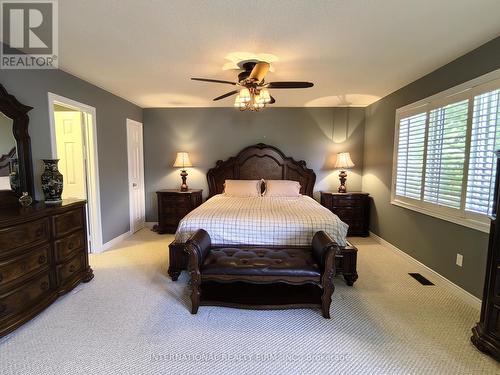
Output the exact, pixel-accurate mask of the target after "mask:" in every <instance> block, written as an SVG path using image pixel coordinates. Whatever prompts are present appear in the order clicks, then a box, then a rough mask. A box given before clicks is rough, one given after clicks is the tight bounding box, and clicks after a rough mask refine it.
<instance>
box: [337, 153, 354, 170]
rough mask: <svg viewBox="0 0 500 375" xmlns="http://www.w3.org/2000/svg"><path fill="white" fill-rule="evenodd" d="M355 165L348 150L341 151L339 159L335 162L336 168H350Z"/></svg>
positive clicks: (338, 155)
mask: <svg viewBox="0 0 500 375" xmlns="http://www.w3.org/2000/svg"><path fill="white" fill-rule="evenodd" d="M352 167H354V163H353V162H352V160H351V155H350V154H349V153H348V152H341V153H339V154H337V161H336V162H335V168H338V169H348V168H352Z"/></svg>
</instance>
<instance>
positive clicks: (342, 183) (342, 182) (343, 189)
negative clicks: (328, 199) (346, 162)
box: [338, 171, 347, 193]
mask: <svg viewBox="0 0 500 375" xmlns="http://www.w3.org/2000/svg"><path fill="white" fill-rule="evenodd" d="M346 177H347V173H345V171H340V173H339V180H340V186H339V188H338V192H339V193H347V189H346V187H345V182H346V180H347V178H346Z"/></svg>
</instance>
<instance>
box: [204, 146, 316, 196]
mask: <svg viewBox="0 0 500 375" xmlns="http://www.w3.org/2000/svg"><path fill="white" fill-rule="evenodd" d="M261 178H263V179H267V180H293V181H298V182H299V183H300V186H301V187H300V193H301V194H304V195H309V196H310V197H312V195H313V189H314V183H315V182H316V174H315V173H314V171H313V170H312V169H309V168H307V167H306V162H305V161H304V160H300V161H295V160H294V159H292V158H290V157H287V156H285V155H284V154H283V153H282V152H281V151H280V150H278V149H277V148H276V147H273V146H268V145H265V144H263V143H259V144H256V145H255V146H249V147H246V148H245V149H243V150H242V151H240V153H239V154H238V155H236V156H233V157H230V158H229V159H227V160H225V161H222V160H219V161H217V163H216V165H215V167H214V168H212V169H210V170H209V171H208V173H207V180H208V190H209V192H208V196H209V197H212V196H214V195H215V194H221V193H222V192H223V191H224V181H226V180H260V179H261Z"/></svg>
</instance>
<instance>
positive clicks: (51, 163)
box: [42, 159, 63, 204]
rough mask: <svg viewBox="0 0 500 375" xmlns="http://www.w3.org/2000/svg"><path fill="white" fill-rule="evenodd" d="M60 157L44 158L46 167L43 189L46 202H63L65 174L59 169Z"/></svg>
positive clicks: (43, 174)
mask: <svg viewBox="0 0 500 375" xmlns="http://www.w3.org/2000/svg"><path fill="white" fill-rule="evenodd" d="M58 162H59V159H43V163H44V164H45V169H44V171H43V173H42V191H43V194H44V195H45V203H46V204H56V203H61V202H62V199H61V195H62V192H63V175H62V174H61V173H60V172H59V170H58V169H57V163H58Z"/></svg>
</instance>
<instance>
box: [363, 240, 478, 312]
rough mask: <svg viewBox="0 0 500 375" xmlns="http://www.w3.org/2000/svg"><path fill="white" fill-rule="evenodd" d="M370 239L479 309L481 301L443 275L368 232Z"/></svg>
mask: <svg viewBox="0 0 500 375" xmlns="http://www.w3.org/2000/svg"><path fill="white" fill-rule="evenodd" d="M370 237H372V238H373V239H374V240H375V241H377V242H378V243H379V244H381V245H384V246H385V247H387V248H389V249H390V250H392V251H393V252H395V253H396V254H399V255H401V256H403V257H404V258H406V259H407V260H409V261H410V262H412V263H415V264H417V265H419V266H420V267H423V268H425V269H426V270H427V271H429V272H430V273H432V274H433V275H434V276H436V277H437V278H438V279H440V280H441V281H443V282H445V283H446V284H448V285H449V286H451V287H452V288H453V289H455V291H457V292H458V293H459V294H460V295H461V296H462V297H463V298H464V299H465V300H466V301H467V302H469V303H470V304H471V305H472V306H474V307H476V308H477V309H478V310H479V309H481V300H480V299H479V298H477V297H476V296H475V295H473V294H471V293H469V292H468V291H466V290H465V289H463V288H462V287H460V286H458V285H457V284H455V283H454V282H452V281H450V280H448V279H447V278H446V277H444V276H443V275H441V274H439V273H437V272H436V271H434V270H433V269H432V268H429V267H428V266H426V265H425V264H423V263H422V262H419V261H418V260H416V259H415V258H413V257H412V256H411V255H409V254H408V253H405V252H404V251H403V250H401V249H399V248H398V247H396V246H394V245H393V244H392V243H390V242H387V241H386V240H384V239H383V238H382V237H379V236H377V235H376V234H375V233H373V232H370Z"/></svg>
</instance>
